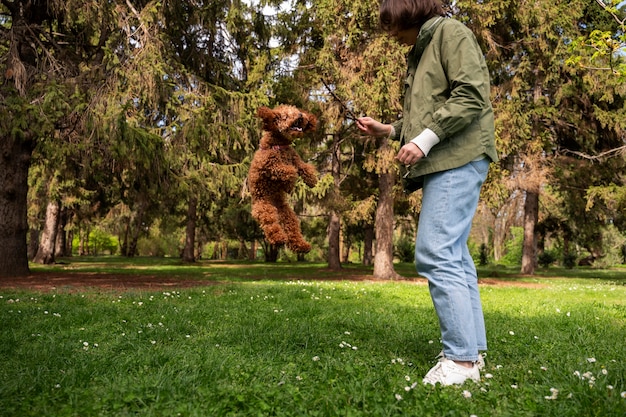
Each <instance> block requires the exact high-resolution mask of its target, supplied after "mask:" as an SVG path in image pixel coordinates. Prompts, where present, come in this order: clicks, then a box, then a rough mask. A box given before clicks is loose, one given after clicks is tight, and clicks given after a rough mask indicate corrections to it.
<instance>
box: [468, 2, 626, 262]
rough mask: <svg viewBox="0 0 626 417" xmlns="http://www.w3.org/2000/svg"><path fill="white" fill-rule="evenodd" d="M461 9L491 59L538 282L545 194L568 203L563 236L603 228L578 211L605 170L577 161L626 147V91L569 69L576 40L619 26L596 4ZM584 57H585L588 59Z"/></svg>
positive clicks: (512, 178)
mask: <svg viewBox="0 0 626 417" xmlns="http://www.w3.org/2000/svg"><path fill="white" fill-rule="evenodd" d="M456 6H457V7H458V8H459V10H460V12H461V16H462V18H463V19H465V20H466V22H467V23H468V25H469V26H470V27H472V28H473V29H474V32H475V33H477V34H478V36H479V37H480V38H481V39H482V41H483V44H484V45H485V50H486V51H487V56H488V61H489V65H490V69H491V72H492V82H493V102H494V108H495V113H496V124H497V132H498V144H499V150H500V152H501V153H502V159H503V161H502V164H501V165H502V167H503V168H504V169H505V170H506V171H504V173H508V174H507V178H508V183H509V185H510V187H511V195H522V196H523V203H522V210H523V226H524V250H523V257H522V272H523V273H530V274H531V273H533V272H534V269H535V266H536V255H537V248H536V245H537V241H536V232H537V225H538V223H539V222H540V221H541V219H540V199H539V197H540V195H541V194H542V193H544V192H546V191H547V190H549V189H550V190H554V188H553V187H556V189H557V190H559V192H560V193H562V194H561V195H566V196H567V197H566V198H565V199H564V200H563V202H564V203H565V205H566V206H567V207H568V217H567V218H563V219H562V224H563V225H562V227H561V228H560V229H561V230H560V232H561V234H568V237H571V235H572V233H571V231H572V230H575V231H579V232H582V230H591V229H593V228H595V229H596V230H597V227H598V222H597V221H593V222H578V221H577V219H582V218H588V217H589V214H590V213H585V212H584V210H583V211H581V210H580V209H579V208H580V206H581V204H580V203H578V204H577V203H576V202H577V201H581V199H582V198H584V190H587V189H588V187H589V186H590V185H592V184H593V182H595V181H597V178H599V177H598V176H597V174H598V170H597V169H594V168H592V167H591V166H589V165H588V164H585V163H584V161H583V162H582V165H583V166H584V167H585V168H584V169H583V170H581V169H580V164H578V163H577V164H571V159H572V155H573V153H576V152H581V150H582V149H586V151H585V152H587V151H588V152H591V153H592V154H596V153H597V152H602V151H603V150H604V151H606V150H608V149H612V148H613V147H614V146H615V145H616V144H617V143H619V136H620V134H622V135H623V133H620V132H623V130H622V128H621V127H620V124H619V123H620V122H617V120H616V118H617V119H620V117H619V116H618V114H619V111H620V110H619V109H620V108H621V107H623V101H622V98H621V97H623V92H620V87H618V86H617V85H615V83H614V82H613V81H612V80H610V79H608V78H607V77H606V76H602V75H601V74H598V73H597V72H595V71H590V69H589V68H583V67H578V68H573V67H572V66H569V65H566V62H568V60H569V59H570V57H571V51H572V49H571V48H572V43H573V40H575V39H577V38H578V37H579V36H581V33H584V32H585V31H591V30H593V29H596V28H598V27H601V28H603V29H607V28H608V27H610V26H607V20H606V18H603V17H602V16H601V15H598V14H597V13H595V12H597V10H594V9H593V8H594V7H596V5H595V4H591V5H590V4H588V3H587V2H580V3H572V2H560V1H557V2H535V3H533V4H523V5H522V4H517V3H512V2H507V1H502V2H489V3H488V4H475V3H473V2H462V1H460V2H457V3H456ZM613 29H615V27H613ZM577 53H578V54H582V55H584V54H585V51H583V50H579V51H577ZM607 88H608V89H609V92H608V94H607V91H606V89H607ZM601 91H604V93H602V92H601ZM616 112H617V113H616ZM609 114H610V115H611V116H610V117H608V115H609ZM622 121H623V118H622ZM579 162H580V161H579ZM614 162H616V161H614ZM575 166H578V168H575ZM613 168H615V166H613ZM582 172H584V174H580V173H582ZM591 172H594V173H595V174H591ZM605 172H606V171H605ZM578 175H582V176H583V177H584V178H585V180H584V181H582V182H580V181H579V182H577V187H574V184H573V181H572V180H571V178H572V177H575V176H578ZM565 178H569V180H566V179H565ZM605 178H606V177H605ZM549 185H551V186H552V187H550V188H548V186H549ZM581 191H582V192H581ZM511 201H515V199H511ZM576 206H578V208H575V207H576ZM583 206H584V204H583ZM512 212H514V210H513V211H512ZM590 224H594V226H592V227H590ZM584 236H585V233H578V238H579V239H580V240H579V243H581V244H582V245H583V246H585V247H586V246H588V243H590V242H591V239H588V240H587V241H586V242H585V243H583V237H584Z"/></svg>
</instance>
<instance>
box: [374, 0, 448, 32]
mask: <svg viewBox="0 0 626 417" xmlns="http://www.w3.org/2000/svg"><path fill="white" fill-rule="evenodd" d="M444 15H445V12H444V10H443V7H442V5H441V1H440V0H383V2H382V3H381V5H380V27H381V28H382V29H383V30H384V31H385V32H391V31H392V30H407V29H412V28H421V27H422V25H423V24H424V23H425V22H426V21H427V20H428V19H430V18H431V17H435V16H444Z"/></svg>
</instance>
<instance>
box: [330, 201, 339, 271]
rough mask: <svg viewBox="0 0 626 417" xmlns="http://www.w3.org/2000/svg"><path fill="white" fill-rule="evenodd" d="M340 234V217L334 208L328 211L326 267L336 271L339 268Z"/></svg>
mask: <svg viewBox="0 0 626 417" xmlns="http://www.w3.org/2000/svg"><path fill="white" fill-rule="evenodd" d="M340 234H341V219H340V218H339V214H337V212H336V211H335V210H333V211H331V213H330V221H329V224H328V268H329V269H331V270H333V271H337V270H339V269H341V261H340V260H339V257H340V256H341V255H340V250H339V242H340Z"/></svg>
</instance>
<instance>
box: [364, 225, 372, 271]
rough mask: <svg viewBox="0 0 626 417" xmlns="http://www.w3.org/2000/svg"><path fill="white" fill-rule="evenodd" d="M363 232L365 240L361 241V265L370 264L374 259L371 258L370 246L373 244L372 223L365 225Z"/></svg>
mask: <svg viewBox="0 0 626 417" xmlns="http://www.w3.org/2000/svg"><path fill="white" fill-rule="evenodd" d="M364 234H365V239H364V240H365V242H363V265H366V266H370V265H372V263H373V261H374V260H373V259H372V247H373V244H374V225H373V224H368V225H366V226H365V230H364Z"/></svg>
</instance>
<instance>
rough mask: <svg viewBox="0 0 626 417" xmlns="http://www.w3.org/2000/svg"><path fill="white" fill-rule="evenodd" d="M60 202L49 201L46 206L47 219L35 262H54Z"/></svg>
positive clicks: (45, 263) (46, 263)
mask: <svg viewBox="0 0 626 417" xmlns="http://www.w3.org/2000/svg"><path fill="white" fill-rule="evenodd" d="M59 206H60V204H59V202H58V201H54V200H53V201H49V202H48V206H47V207H46V221H45V224H44V227H43V232H42V233H41V242H40V243H39V250H38V251H37V255H35V259H33V262H35V263H39V264H44V265H49V264H53V263H54V255H55V253H54V249H55V246H56V240H57V231H58V230H59V220H60V211H61V210H60V207H59Z"/></svg>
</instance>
